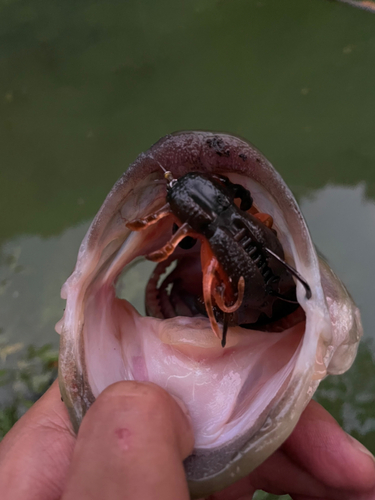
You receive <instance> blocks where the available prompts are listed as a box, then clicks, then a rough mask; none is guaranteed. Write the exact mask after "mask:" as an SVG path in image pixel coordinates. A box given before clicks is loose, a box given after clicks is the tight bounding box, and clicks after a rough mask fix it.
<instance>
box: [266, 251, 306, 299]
mask: <svg viewBox="0 0 375 500" xmlns="http://www.w3.org/2000/svg"><path fill="white" fill-rule="evenodd" d="M265 250H266V252H267V253H268V254H269V255H271V256H272V257H274V258H275V259H276V260H277V261H279V262H280V264H282V265H283V266H285V267H286V268H287V269H288V271H289V272H290V274H292V275H293V276H294V277H295V278H297V279H298V281H299V282H300V283H301V284H302V285H303V287H304V288H305V290H306V299H307V300H309V299H311V296H312V293H311V288H310V286H309V284H308V283H307V281H306V280H305V278H303V277H302V276H301V275H300V273H299V272H298V271H297V270H296V269H294V267H292V266H290V265H289V264H287V263H286V262H285V261H284V260H283V259H280V257H279V256H278V255H276V254H275V253H274V252H272V250H270V249H269V248H267V247H265Z"/></svg>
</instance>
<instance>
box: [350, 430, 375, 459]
mask: <svg viewBox="0 0 375 500" xmlns="http://www.w3.org/2000/svg"><path fill="white" fill-rule="evenodd" d="M347 436H348V438H349V441H350V443H351V445H352V446H353V448H355V449H356V450H358V451H361V452H362V453H365V454H366V455H368V456H369V457H371V458H372V459H373V460H374V462H375V457H374V455H373V454H372V453H371V451H370V450H368V449H367V448H366V447H365V446H364V445H363V444H362V443H360V442H359V441H357V439H355V438H354V437H353V436H351V435H350V434H347Z"/></svg>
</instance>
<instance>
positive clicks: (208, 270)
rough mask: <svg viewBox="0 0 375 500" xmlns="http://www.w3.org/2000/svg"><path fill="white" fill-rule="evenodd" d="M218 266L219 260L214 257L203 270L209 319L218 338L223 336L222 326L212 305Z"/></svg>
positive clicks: (205, 302)
mask: <svg viewBox="0 0 375 500" xmlns="http://www.w3.org/2000/svg"><path fill="white" fill-rule="evenodd" d="M217 266H218V261H217V260H216V259H215V257H213V258H212V259H210V260H209V261H208V264H207V265H205V266H204V268H203V269H202V271H203V298H204V305H205V307H206V312H207V316H208V319H209V320H210V323H211V328H212V331H213V332H214V333H215V335H216V336H217V338H220V337H221V332H220V328H219V325H218V322H217V321H216V318H215V314H214V309H213V306H212V284H213V280H214V278H215V271H216V269H217Z"/></svg>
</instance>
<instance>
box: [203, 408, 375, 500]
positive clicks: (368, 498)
mask: <svg viewBox="0 0 375 500" xmlns="http://www.w3.org/2000/svg"><path fill="white" fill-rule="evenodd" d="M358 446H359V447H361V446H362V445H359V443H358V442H355V443H353V441H352V438H350V436H348V435H347V434H346V433H345V432H344V431H343V430H342V429H341V428H340V426H339V425H338V423H337V422H336V421H335V420H334V419H333V417H332V416H331V415H330V414H329V413H328V412H327V411H326V410H324V408H323V407H321V406H320V405H319V404H318V403H316V402H315V401H311V402H310V403H309V405H308V406H307V407H306V409H305V411H304V413H303V414H302V416H301V418H300V420H299V422H298V424H297V426H296V428H295V430H294V431H293V433H292V434H291V436H290V437H289V438H288V440H287V441H286V442H285V443H284V445H283V446H282V447H281V448H280V449H279V450H277V451H276V452H275V453H274V454H273V455H271V457H269V458H268V459H267V460H266V461H265V462H263V464H261V465H260V466H259V467H258V468H257V469H255V470H254V471H253V472H252V473H251V474H250V475H249V476H248V477H247V478H244V479H242V480H241V481H239V482H238V483H236V484H235V485H232V486H230V487H229V488H227V489H226V490H224V491H222V492H219V493H216V494H215V495H213V496H212V497H210V500H211V499H212V500H236V499H238V498H240V497H241V496H243V497H244V496H246V495H247V496H250V498H251V496H252V494H253V493H254V490H256V489H262V490H265V491H267V492H269V493H273V494H276V495H282V494H286V493H289V494H290V495H291V496H292V498H293V499H294V500H311V499H312V498H314V499H315V500H335V499H340V500H345V499H350V500H351V499H352V498H356V499H358V500H362V499H363V500H375V491H374V489H375V466H374V461H373V459H372V458H371V457H372V456H371V454H369V452H368V451H367V450H366V452H365V453H364V452H363V451H361V450H360V449H359V448H358Z"/></svg>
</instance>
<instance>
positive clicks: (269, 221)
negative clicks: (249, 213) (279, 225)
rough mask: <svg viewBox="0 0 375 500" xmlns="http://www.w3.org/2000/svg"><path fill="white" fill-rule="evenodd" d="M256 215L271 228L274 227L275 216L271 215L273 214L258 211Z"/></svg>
mask: <svg viewBox="0 0 375 500" xmlns="http://www.w3.org/2000/svg"><path fill="white" fill-rule="evenodd" d="M254 217H256V218H257V219H258V220H260V222H262V223H263V224H264V225H265V226H267V227H268V228H270V229H271V228H272V226H273V218H272V217H271V215H269V214H264V213H261V212H258V213H256V214H254Z"/></svg>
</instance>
